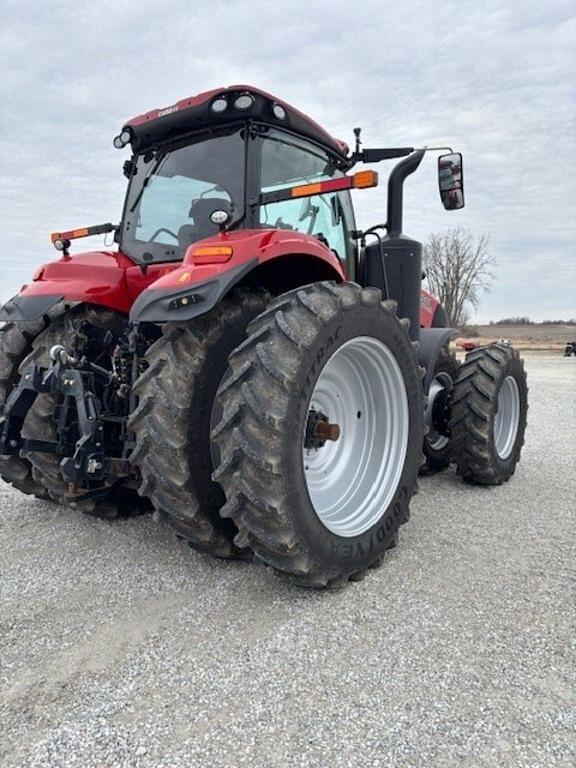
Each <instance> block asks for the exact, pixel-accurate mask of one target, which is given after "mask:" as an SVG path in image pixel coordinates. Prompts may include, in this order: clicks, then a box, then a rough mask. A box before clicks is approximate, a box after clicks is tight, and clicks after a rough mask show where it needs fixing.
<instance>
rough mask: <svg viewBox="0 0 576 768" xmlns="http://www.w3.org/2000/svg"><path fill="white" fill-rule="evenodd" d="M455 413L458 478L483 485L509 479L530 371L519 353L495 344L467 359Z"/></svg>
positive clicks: (453, 400)
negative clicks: (525, 368) (528, 372)
mask: <svg viewBox="0 0 576 768" xmlns="http://www.w3.org/2000/svg"><path fill="white" fill-rule="evenodd" d="M451 411H452V413H451V419H450V433H451V447H452V456H453V460H454V461H455V463H456V468H457V472H458V474H460V475H461V476H462V478H463V479H464V480H465V481H467V482H469V483H476V484H479V485H500V484H502V483H503V482H505V481H506V480H509V479H510V477H511V476H512V475H513V474H514V472H515V470H516V465H517V464H518V462H519V461H520V452H521V450H522V446H523V444H524V432H525V430H526V417H527V412H528V387H527V384H526V372H525V370H524V363H523V361H522V359H521V358H520V355H519V354H518V351H517V350H515V349H513V348H512V347H510V346H508V345H505V344H492V345H490V346H488V347H483V348H481V349H476V350H474V351H473V352H470V353H469V354H468V355H466V360H465V361H464V363H462V366H461V368H460V374H459V376H458V379H457V381H456V383H455V385H454V389H453V391H452V398H451Z"/></svg>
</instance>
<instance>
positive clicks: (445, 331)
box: [418, 328, 457, 394]
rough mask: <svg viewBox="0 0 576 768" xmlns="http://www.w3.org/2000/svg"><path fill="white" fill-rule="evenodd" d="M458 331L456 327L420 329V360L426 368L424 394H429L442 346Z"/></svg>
mask: <svg viewBox="0 0 576 768" xmlns="http://www.w3.org/2000/svg"><path fill="white" fill-rule="evenodd" d="M456 334H457V331H456V330H455V329H454V328H421V329H420V348H419V350H418V362H419V363H420V365H423V366H424V367H425V368H426V375H425V376H424V382H423V389H424V394H428V390H429V389H430V384H431V383H432V379H433V378H434V368H435V367H436V360H437V358H438V355H439V354H440V351H441V349H442V347H444V345H445V344H448V342H449V341H450V340H451V339H452V338H454V336H456Z"/></svg>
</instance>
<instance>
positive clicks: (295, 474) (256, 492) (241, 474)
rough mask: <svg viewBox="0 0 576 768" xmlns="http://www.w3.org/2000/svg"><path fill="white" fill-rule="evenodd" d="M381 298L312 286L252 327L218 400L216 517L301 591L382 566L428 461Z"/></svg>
mask: <svg viewBox="0 0 576 768" xmlns="http://www.w3.org/2000/svg"><path fill="white" fill-rule="evenodd" d="M395 309H396V305H395V303H394V302H390V301H386V302H382V301H381V293H380V291H379V290H377V289H376V288H360V286H358V285H356V284H354V283H343V284H336V283H332V282H326V283H315V284H313V285H309V286H306V287H304V288H300V289H296V290H294V291H290V292H288V293H286V294H284V295H282V296H280V297H279V298H278V299H276V300H275V301H274V302H273V303H272V305H271V306H270V307H269V309H267V310H266V311H265V312H264V313H262V314H261V315H260V316H259V317H257V318H256V319H255V320H254V321H253V322H252V323H251V324H250V326H249V328H248V338H247V340H246V341H245V342H244V343H243V344H241V345H240V346H239V347H238V348H237V349H235V350H234V352H233V353H232V355H231V356H230V366H231V368H232V375H231V376H229V377H228V378H227V379H226V380H224V382H223V383H222V385H221V386H220V389H219V391H218V395H217V400H218V402H219V403H220V405H221V407H222V411H223V415H222V419H221V421H220V423H219V424H218V425H217V426H216V428H215V429H214V430H213V432H212V438H213V440H214V441H215V442H216V444H217V445H218V447H219V449H220V451H221V458H222V460H221V464H220V466H219V467H218V468H217V469H216V471H215V472H214V475H213V477H214V479H216V480H217V481H218V482H219V483H221V485H222V487H223V488H224V491H225V494H226V499H227V501H226V504H225V505H224V507H223V508H222V510H221V514H222V515H223V516H224V517H226V518H229V519H231V520H232V521H233V522H234V524H235V526H236V527H237V529H238V534H237V535H236V538H235V542H236V545H237V546H238V547H241V548H250V549H252V550H253V551H254V553H255V554H256V556H257V557H258V558H259V559H260V560H262V561H264V562H265V563H267V564H268V565H271V566H273V567H274V568H275V569H276V570H277V571H279V572H281V573H283V574H287V575H288V576H289V577H290V578H291V579H292V580H295V581H296V583H298V584H300V585H301V586H306V587H318V588H325V587H342V586H344V585H345V584H346V583H347V582H348V581H349V580H359V579H361V578H363V576H364V575H365V573H366V570H367V569H368V568H373V567H376V566H378V565H380V564H381V562H382V560H383V556H384V553H385V552H386V550H387V549H390V548H391V547H393V546H394V545H395V543H396V537H397V533H398V529H399V527H400V525H401V524H402V523H404V522H405V521H406V520H408V517H409V503H410V499H411V497H412V496H413V495H414V493H415V492H416V489H417V475H418V469H419V466H420V463H421V460H422V454H421V450H422V441H423V432H424V428H423V404H422V383H421V369H420V368H419V366H418V363H417V359H416V351H415V348H414V345H413V344H412V343H411V342H410V339H409V337H408V334H407V332H406V330H407V325H408V323H407V321H401V320H399V319H398V318H397V317H396V314H395Z"/></svg>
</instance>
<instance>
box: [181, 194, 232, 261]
mask: <svg viewBox="0 0 576 768" xmlns="http://www.w3.org/2000/svg"><path fill="white" fill-rule="evenodd" d="M214 211H230V201H229V200H226V199H225V198H223V197H200V198H198V199H197V200H192V205H191V206H190V211H189V213H188V215H189V216H190V218H191V219H192V220H193V221H194V223H193V224H183V225H182V226H181V227H180V229H179V230H178V245H179V246H180V248H183V249H186V248H188V246H189V245H191V243H195V242H196V241H197V240H202V239H203V238H205V237H211V236H212V235H216V234H218V232H219V231H220V227H219V226H218V224H213V223H212V222H211V221H210V214H211V213H213V212H214Z"/></svg>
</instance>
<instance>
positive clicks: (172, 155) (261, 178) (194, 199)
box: [115, 86, 355, 265]
mask: <svg viewBox="0 0 576 768" xmlns="http://www.w3.org/2000/svg"><path fill="white" fill-rule="evenodd" d="M247 88H248V87H247V86H234V87H231V88H227V89H219V90H216V91H210V92H208V93H206V94H201V95H199V96H197V97H195V98H194V99H187V100H184V101H182V102H179V103H178V104H175V105H173V106H172V107H169V108H167V109H163V110H156V111H154V112H151V113H147V114H146V115H141V116H140V117H137V118H134V119H133V120H131V121H129V122H128V123H127V124H126V125H125V126H124V128H123V129H122V132H121V133H120V135H119V136H117V137H116V139H115V145H116V146H117V147H119V148H121V147H123V146H125V144H127V143H130V144H131V146H132V149H133V151H134V154H133V156H132V159H131V160H130V161H128V162H127V163H126V167H125V172H126V174H127V175H128V177H129V186H128V191H127V195H126V202H125V206H124V213H123V216H122V222H121V225H120V228H119V232H118V236H117V239H118V241H119V244H120V249H121V250H122V252H123V253H125V254H126V255H127V256H129V257H130V258H131V259H132V260H133V261H135V262H136V263H138V264H147V263H158V262H172V261H181V260H183V259H184V257H185V255H186V251H187V250H188V248H189V247H190V246H191V245H193V244H194V243H196V242H198V241H200V240H203V239H205V238H208V237H212V236H214V235H217V234H218V233H219V232H220V231H224V230H225V231H227V232H229V231H231V230H247V229H248V230H258V229H274V230H287V231H290V232H300V233H304V234H306V235H309V236H310V237H313V238H316V239H317V240H318V241H320V242H321V243H323V244H324V245H326V246H327V247H328V248H329V249H330V250H331V251H332V252H333V253H334V254H335V255H336V256H337V258H338V259H339V260H340V261H341V262H342V263H344V264H347V265H351V263H352V261H353V258H352V256H353V249H354V242H353V240H352V238H351V236H350V233H351V232H353V231H354V229H355V223H354V214H353V209H352V204H351V200H350V192H349V190H348V189H336V190H334V191H333V192H332V193H330V192H328V193H326V192H324V191H323V190H322V192H321V193H320V194H317V195H301V196H300V195H299V196H292V195H289V196H287V197H284V198H283V196H282V194H281V193H282V190H287V189H292V188H293V187H297V186H303V185H320V184H322V183H324V182H329V181H332V180H338V179H344V178H345V172H346V170H347V169H348V167H349V166H350V159H349V158H348V156H347V155H348V147H347V146H346V145H345V144H344V143H343V142H340V141H337V140H336V139H333V138H332V137H331V136H330V135H329V134H328V133H326V132H325V131H324V130H323V129H322V128H321V127H320V126H318V125H317V124H316V123H314V122H313V121H312V120H310V119H309V118H308V117H306V116H305V115H303V114H302V113H300V112H299V111H298V110H296V109H294V108H293V107H291V106H290V105H288V104H286V103H285V102H281V101H279V100H278V99H276V98H275V97H273V96H271V95H270V94H267V93H265V92H263V91H259V90H258V89H254V88H250V89H249V90H247ZM318 190H319V192H320V188H319V187H318Z"/></svg>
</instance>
